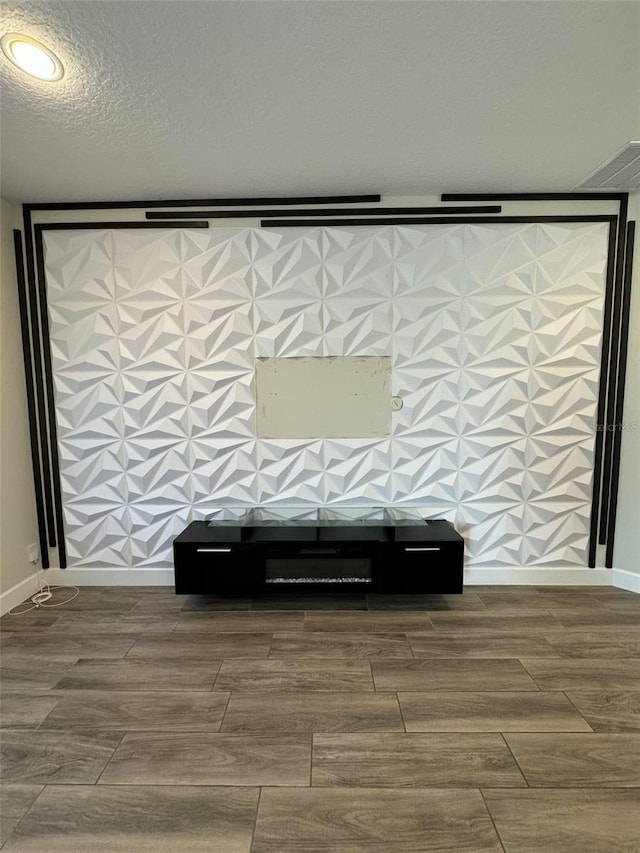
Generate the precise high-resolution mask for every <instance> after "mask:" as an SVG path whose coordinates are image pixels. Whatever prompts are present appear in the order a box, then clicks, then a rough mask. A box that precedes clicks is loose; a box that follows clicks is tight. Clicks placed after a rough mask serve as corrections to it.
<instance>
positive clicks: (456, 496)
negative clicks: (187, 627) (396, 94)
mask: <svg viewBox="0 0 640 853" xmlns="http://www.w3.org/2000/svg"><path fill="white" fill-rule="evenodd" d="M44 237H45V250H46V279H47V293H48V305H49V316H50V327H51V345H52V356H53V371H54V385H55V396H56V413H57V431H58V441H59V455H60V467H61V477H62V493H63V508H64V519H65V528H66V542H67V549H68V557H69V565H70V566H83V567H88V566H101V567H102V566H113V567H119V566H154V567H162V566H166V567H169V566H171V565H172V556H171V540H172V538H173V537H174V536H175V535H176V534H177V533H178V532H179V531H180V530H181V529H182V528H183V527H184V526H185V525H186V524H187V523H188V522H189V521H190V520H192V519H194V518H201V517H203V516H205V515H206V514H207V512H208V511H210V510H211V509H212V508H213V507H215V506H224V505H229V504H233V505H249V506H255V505H272V506H273V505H277V504H280V505H292V504H295V505H300V506H305V505H310V506H311V505H313V506H315V505H327V504H332V505H336V504H351V505H396V506H413V507H418V508H421V509H422V510H424V512H425V513H427V514H428V515H430V516H433V517H446V518H448V519H450V520H451V521H453V522H454V523H455V524H456V526H457V528H458V529H459V530H460V531H461V532H462V533H463V534H464V535H465V538H466V540H467V544H466V551H467V565H469V566H474V567H499V566H513V567H524V566H585V565H586V562H587V545H588V537H589V522H590V508H591V488H592V478H593V464H594V444H595V421H596V406H597V397H598V382H599V372H600V347H601V339H602V326H603V316H602V315H603V302H604V284H605V266H606V257H607V243H608V225H607V224H606V223H604V224H603V223H562V224H538V223H535V224H534V223H524V224H512V223H497V224H482V223H477V224H466V225H464V224H462V225H460V224H444V225H443V224H433V225H429V224H427V225H419V226H379V225H373V224H372V225H371V227H366V228H360V227H356V228H351V229H350V228H330V227H324V228H309V227H300V228H293V229H289V228H287V229H282V230H276V229H265V230H260V229H254V228H211V229H208V230H195V229H192V230H189V229H185V230H174V229H167V230H164V229H162V230H149V231H144V230H100V229H99V228H98V227H97V228H96V230H95V231H94V230H83V231H64V230H62V231H45V232H44ZM301 356H313V357H327V356H388V357H390V358H391V366H392V372H391V386H392V387H391V394H393V395H397V396H399V397H401V398H402V400H403V403H404V405H403V408H402V409H401V410H400V411H398V412H393V413H392V416H391V434H390V435H388V436H383V437H381V438H378V439H373V438H367V439H304V440H298V439H279V440H273V439H269V440H267V439H258V438H257V436H256V433H255V417H254V414H255V411H254V410H255V387H254V367H255V360H256V359H257V358H292V357H301Z"/></svg>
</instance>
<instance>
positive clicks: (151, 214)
mask: <svg viewBox="0 0 640 853" xmlns="http://www.w3.org/2000/svg"><path fill="white" fill-rule="evenodd" d="M501 211H502V207H501V206H500V205H499V204H487V205H482V206H480V205H478V206H477V207H473V206H471V205H459V206H458V207H444V206H441V207H356V208H353V209H352V210H340V209H336V208H325V209H324V210H322V209H320V210H318V209H313V208H312V209H308V208H307V209H301V210H292V211H291V212H290V213H289V216H390V215H393V216H397V215H400V214H414V215H416V216H417V215H418V214H421V215H425V214H440V215H443V214H456V213H457V214H462V213H500V212H501ZM145 216H146V217H147V219H179V218H180V217H182V218H183V219H190V218H191V217H193V218H194V219H197V218H198V217H199V216H201V217H204V218H206V219H241V218H242V219H249V218H252V217H253V218H255V219H261V218H262V217H263V216H264V217H267V216H282V211H281V210H175V211H173V210H152V211H147V213H146V214H145Z"/></svg>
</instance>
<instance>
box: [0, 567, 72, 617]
mask: <svg viewBox="0 0 640 853" xmlns="http://www.w3.org/2000/svg"><path fill="white" fill-rule="evenodd" d="M35 566H36V578H37V580H36V583H37V586H38V591H37V592H35V593H34V594H33V595H32V596H31V597H30V598H27V599H26V601H23V602H21V603H20V604H16V606H15V607H12V608H11V610H9V613H8V615H9V616H22V614H23V613H29V612H30V611H31V610H36V608H39V607H43V608H44V607H63V606H64V605H65V604H68V603H69V602H70V601H73V599H74V598H77V597H78V596H79V595H80V590H79V589H78V587H77V586H60V585H55V584H54V585H52V584H50V583H49V582H48V581H46V580H45V573H44V571H43V570H42V569H41V568H39V566H38V564H37V562H36V563H35ZM59 589H64V590H68V591H71V592H72V593H73V594H72V595H70V596H69V597H68V598H65V599H64V601H52V602H51V604H49V603H48V602H50V601H51V600H52V599H53V598H54V593H55V591H56V590H59ZM25 605H29V606H28V607H25ZM20 608H23V609H20Z"/></svg>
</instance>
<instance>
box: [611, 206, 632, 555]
mask: <svg viewBox="0 0 640 853" xmlns="http://www.w3.org/2000/svg"><path fill="white" fill-rule="evenodd" d="M635 231H636V224H635V222H629V223H628V225H627V229H626V232H627V233H626V253H625V262H624V281H623V296H622V321H621V324H620V360H619V367H618V376H617V382H616V395H615V396H616V409H615V421H614V426H615V431H614V432H613V458H612V475H611V495H610V501H609V513H608V525H607V550H606V555H605V563H604V564H605V566H606V568H607V569H611V568H613V546H614V544H615V533H616V515H617V511H618V487H619V485H620V454H621V450H622V433H623V431H624V424H623V417H624V386H625V380H626V378H627V348H628V344H629V315H630V314H631V278H632V272H633V248H634V243H635Z"/></svg>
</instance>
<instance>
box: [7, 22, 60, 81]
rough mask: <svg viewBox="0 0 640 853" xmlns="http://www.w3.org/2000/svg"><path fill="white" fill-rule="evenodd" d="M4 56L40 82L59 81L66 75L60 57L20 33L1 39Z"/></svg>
mask: <svg viewBox="0 0 640 853" xmlns="http://www.w3.org/2000/svg"><path fill="white" fill-rule="evenodd" d="M0 45H1V46H2V51H3V53H4V55H5V56H6V57H7V59H9V60H10V61H11V62H13V64H14V65H17V67H18V68H19V69H20V70H21V71H24V72H25V74H30V75H31V76H32V77H37V78H38V80H49V81H53V80H59V79H60V78H61V77H62V75H63V74H64V68H63V67H62V63H61V62H60V60H59V59H58V57H57V56H56V55H55V53H53V52H52V51H50V50H49V48H48V47H45V46H44V45H43V44H40V42H39V41H36V39H33V38H31V36H23V35H21V34H20V33H5V35H3V36H2V38H1V39H0Z"/></svg>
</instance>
